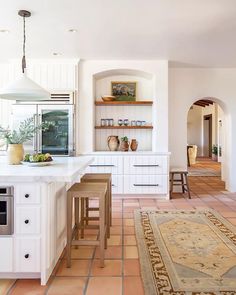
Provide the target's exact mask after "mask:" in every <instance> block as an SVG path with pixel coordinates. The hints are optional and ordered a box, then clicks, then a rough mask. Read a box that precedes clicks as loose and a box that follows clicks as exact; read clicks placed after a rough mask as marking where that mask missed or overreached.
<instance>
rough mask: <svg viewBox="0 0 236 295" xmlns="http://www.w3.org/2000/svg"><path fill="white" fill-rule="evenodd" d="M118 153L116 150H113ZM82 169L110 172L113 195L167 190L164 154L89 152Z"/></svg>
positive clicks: (167, 173)
mask: <svg viewBox="0 0 236 295" xmlns="http://www.w3.org/2000/svg"><path fill="white" fill-rule="evenodd" d="M117 153H119V152H117ZM92 156H93V157H94V162H93V163H92V164H91V165H90V167H89V168H88V169H87V171H86V172H88V173H112V193H113V194H162V195H166V196H168V191H169V183H168V182H169V156H168V154H167V153H166V154H161V155H158V154H155V153H151V154H150V153H148V154H145V153H144V154H142V153H141V154H139V153H119V155H117V156H116V155H109V153H107V155H104V154H103V155H99V154H96V155H94V154H93V155H92Z"/></svg>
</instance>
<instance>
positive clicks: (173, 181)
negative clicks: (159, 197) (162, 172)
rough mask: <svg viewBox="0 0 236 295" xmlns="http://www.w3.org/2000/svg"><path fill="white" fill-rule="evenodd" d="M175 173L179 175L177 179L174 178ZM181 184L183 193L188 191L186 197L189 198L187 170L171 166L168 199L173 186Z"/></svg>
mask: <svg viewBox="0 0 236 295" xmlns="http://www.w3.org/2000/svg"><path fill="white" fill-rule="evenodd" d="M175 175H180V178H179V179H175ZM174 185H181V186H182V192H183V194H184V193H185V192H187V193H188V198H189V199H191V195H190V190H189V185H188V171H186V170H185V169H183V168H172V169H171V170H170V199H171V197H172V193H173V186H174Z"/></svg>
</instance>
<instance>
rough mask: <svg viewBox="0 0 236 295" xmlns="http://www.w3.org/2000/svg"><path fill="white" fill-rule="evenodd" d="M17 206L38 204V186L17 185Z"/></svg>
mask: <svg viewBox="0 0 236 295" xmlns="http://www.w3.org/2000/svg"><path fill="white" fill-rule="evenodd" d="M16 203H17V204H40V186H39V185H35V184H23V185H21V184H19V185H17V186H16Z"/></svg>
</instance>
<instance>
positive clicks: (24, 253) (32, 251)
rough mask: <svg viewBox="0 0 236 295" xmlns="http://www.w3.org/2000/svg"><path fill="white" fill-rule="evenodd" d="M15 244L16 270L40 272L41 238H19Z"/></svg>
mask: <svg viewBox="0 0 236 295" xmlns="http://www.w3.org/2000/svg"><path fill="white" fill-rule="evenodd" d="M15 246H16V247H15V263H16V264H15V272H39V271H40V239H39V238H35V239H26V238H17V239H16V245H15Z"/></svg>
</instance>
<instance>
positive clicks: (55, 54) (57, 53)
mask: <svg viewBox="0 0 236 295" xmlns="http://www.w3.org/2000/svg"><path fill="white" fill-rule="evenodd" d="M53 55H54V56H59V55H62V53H60V52H53Z"/></svg>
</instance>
